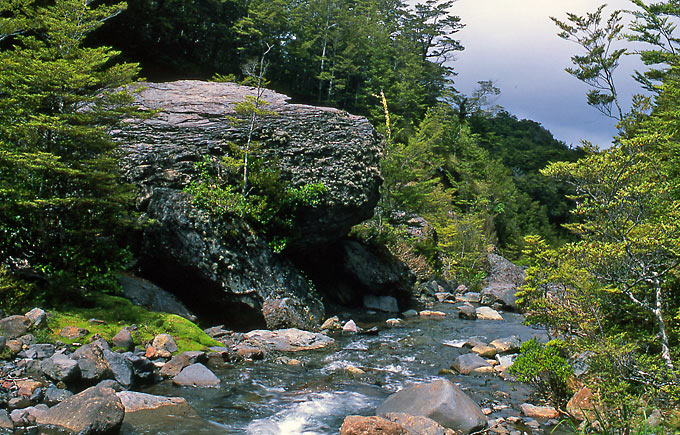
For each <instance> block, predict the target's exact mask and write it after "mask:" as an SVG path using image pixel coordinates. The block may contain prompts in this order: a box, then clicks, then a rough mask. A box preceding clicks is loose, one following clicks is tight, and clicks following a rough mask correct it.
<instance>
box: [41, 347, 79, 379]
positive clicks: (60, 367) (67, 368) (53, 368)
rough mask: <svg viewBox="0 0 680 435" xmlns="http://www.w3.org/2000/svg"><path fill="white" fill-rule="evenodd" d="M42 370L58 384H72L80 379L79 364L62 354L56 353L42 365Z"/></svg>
mask: <svg viewBox="0 0 680 435" xmlns="http://www.w3.org/2000/svg"><path fill="white" fill-rule="evenodd" d="M40 370H41V371H42V372H43V373H45V375H46V376H48V377H49V378H51V379H53V380H55V381H57V382H70V381H72V380H74V379H76V378H77V377H78V375H79V374H80V369H79V368H78V362H77V361H74V360H72V359H71V358H69V357H68V356H66V355H64V354H62V353H55V354H54V355H52V356H51V357H50V358H48V359H46V360H44V361H42V362H41V363H40Z"/></svg>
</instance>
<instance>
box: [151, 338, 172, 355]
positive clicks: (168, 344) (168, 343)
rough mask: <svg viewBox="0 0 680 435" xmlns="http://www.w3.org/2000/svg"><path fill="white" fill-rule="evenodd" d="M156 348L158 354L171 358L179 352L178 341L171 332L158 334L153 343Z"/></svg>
mask: <svg viewBox="0 0 680 435" xmlns="http://www.w3.org/2000/svg"><path fill="white" fill-rule="evenodd" d="M151 345H152V346H153V347H154V349H156V354H157V355H158V356H159V357H161V358H170V357H171V356H172V354H173V353H175V352H177V343H175V339H174V338H172V336H171V335H170V334H158V335H157V336H155V337H154V339H153V342H152V344H151Z"/></svg>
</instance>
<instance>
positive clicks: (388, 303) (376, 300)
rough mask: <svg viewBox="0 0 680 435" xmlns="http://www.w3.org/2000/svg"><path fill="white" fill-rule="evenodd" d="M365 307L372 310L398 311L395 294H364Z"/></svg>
mask: <svg viewBox="0 0 680 435" xmlns="http://www.w3.org/2000/svg"><path fill="white" fill-rule="evenodd" d="M364 307H365V308H368V309H370V310H378V311H384V312H386V313H398V312H399V306H398V304H397V299H396V298H394V297H393V296H376V295H364Z"/></svg>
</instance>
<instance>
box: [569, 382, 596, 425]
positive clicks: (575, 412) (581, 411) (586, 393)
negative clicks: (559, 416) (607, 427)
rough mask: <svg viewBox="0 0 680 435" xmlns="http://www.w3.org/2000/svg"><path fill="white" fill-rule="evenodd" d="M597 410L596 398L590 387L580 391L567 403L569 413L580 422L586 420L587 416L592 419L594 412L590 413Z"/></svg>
mask: <svg viewBox="0 0 680 435" xmlns="http://www.w3.org/2000/svg"><path fill="white" fill-rule="evenodd" d="M595 409H596V408H595V397H594V396H593V392H592V391H591V390H590V388H588V387H583V388H581V389H580V390H578V391H577V392H576V394H574V395H573V396H572V398H571V399H569V402H567V412H568V413H569V414H571V416H572V417H574V418H575V419H577V420H578V421H583V420H585V419H586V416H589V417H592V412H589V411H593V410H595ZM588 414H591V415H588Z"/></svg>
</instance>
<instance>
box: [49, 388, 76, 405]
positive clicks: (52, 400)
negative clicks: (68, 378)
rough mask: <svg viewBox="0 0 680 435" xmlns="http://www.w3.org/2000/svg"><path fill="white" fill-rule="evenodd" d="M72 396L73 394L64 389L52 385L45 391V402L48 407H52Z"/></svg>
mask: <svg viewBox="0 0 680 435" xmlns="http://www.w3.org/2000/svg"><path fill="white" fill-rule="evenodd" d="M71 396H73V393H72V392H70V391H69V390H67V389H65V388H57V387H56V386H54V385H49V386H48V387H47V389H46V390H45V402H46V403H47V404H48V405H49V406H54V405H56V404H57V403H60V402H63V401H64V400H65V399H66V398H68V397H71Z"/></svg>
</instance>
